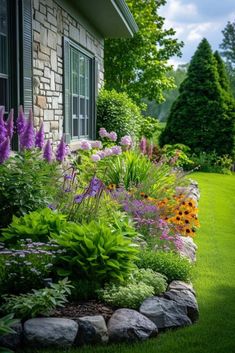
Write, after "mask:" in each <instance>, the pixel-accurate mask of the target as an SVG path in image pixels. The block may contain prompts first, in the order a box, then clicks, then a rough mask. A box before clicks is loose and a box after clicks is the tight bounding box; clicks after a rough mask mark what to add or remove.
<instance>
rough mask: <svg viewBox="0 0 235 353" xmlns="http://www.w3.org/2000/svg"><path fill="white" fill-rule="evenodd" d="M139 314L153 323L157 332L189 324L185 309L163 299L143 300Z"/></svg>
mask: <svg viewBox="0 0 235 353" xmlns="http://www.w3.org/2000/svg"><path fill="white" fill-rule="evenodd" d="M140 313H141V314H143V315H145V316H146V317H148V318H149V319H150V320H151V321H153V322H154V323H155V325H156V326H157V327H158V329H159V330H165V329H169V328H175V327H181V326H187V325H190V324H191V320H190V319H189V317H188V316H187V310H186V307H185V306H182V305H180V304H178V303H177V302H175V301H173V300H168V299H165V298H160V297H151V298H147V299H145V301H144V302H143V303H142V305H141V307H140Z"/></svg>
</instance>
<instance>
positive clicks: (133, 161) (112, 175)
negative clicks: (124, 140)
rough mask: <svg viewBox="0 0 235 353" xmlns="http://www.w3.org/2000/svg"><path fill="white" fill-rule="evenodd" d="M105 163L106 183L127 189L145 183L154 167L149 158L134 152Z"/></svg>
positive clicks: (125, 153) (128, 152) (127, 152)
mask: <svg viewBox="0 0 235 353" xmlns="http://www.w3.org/2000/svg"><path fill="white" fill-rule="evenodd" d="M101 162H103V161H101ZM103 163H104V168H105V171H106V173H105V175H104V179H105V181H106V183H107V184H116V185H119V186H120V185H124V186H125V189H129V188H131V187H133V186H137V185H138V184H140V183H143V182H144V181H145V180H146V179H147V177H148V175H149V173H150V170H151V167H152V164H151V162H150V160H149V159H148V157H147V156H144V155H142V154H140V153H137V152H135V151H132V150H130V151H126V152H124V153H123V154H122V155H120V156H117V157H116V158H115V159H113V160H107V161H104V162H103Z"/></svg>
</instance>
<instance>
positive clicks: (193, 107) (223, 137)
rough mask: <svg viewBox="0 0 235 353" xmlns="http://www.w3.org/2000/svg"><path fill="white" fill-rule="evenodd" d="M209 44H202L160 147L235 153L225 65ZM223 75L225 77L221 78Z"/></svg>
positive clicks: (170, 116)
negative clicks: (174, 146) (181, 145)
mask: <svg viewBox="0 0 235 353" xmlns="http://www.w3.org/2000/svg"><path fill="white" fill-rule="evenodd" d="M217 62H218V61H217V59H216V58H215V56H214V55H213V53H212V50H211V47H210V44H209V43H208V41H207V40H206V39H203V40H202V41H201V43H200V44H199V46H198V48H197V50H196V52H195V54H194V56H193V58H192V60H191V62H190V65H189V69H188V74H187V77H186V79H185V80H184V81H183V82H182V84H181V86H180V89H179V92H180V95H179V97H178V98H177V100H176V101H175V102H174V103H173V105H172V108H171V111H170V115H169V117H168V120H167V124H166V128H165V130H164V131H163V133H162V134H161V136H160V144H161V145H164V144H174V143H183V144H185V145H188V146H189V147H190V148H191V149H192V151H193V152H196V153H199V152H202V151H203V152H212V151H215V152H216V153H217V154H218V155H223V154H229V155H232V153H233V146H234V140H233V139H234V104H233V101H232V98H231V95H230V94H229V93H228V91H227V81H226V77H224V76H223V75H222V74H221V73H223V67H222V65H221V64H223V62H222V60H221V63H220V64H218V63H217ZM224 74H225V73H224ZM221 75H222V76H221Z"/></svg>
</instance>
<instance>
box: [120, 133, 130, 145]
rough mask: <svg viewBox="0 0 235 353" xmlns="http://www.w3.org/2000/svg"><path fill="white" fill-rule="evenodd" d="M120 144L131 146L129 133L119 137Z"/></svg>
mask: <svg viewBox="0 0 235 353" xmlns="http://www.w3.org/2000/svg"><path fill="white" fill-rule="evenodd" d="M120 144H121V145H123V146H131V145H132V138H131V136H129V135H126V136H123V137H122V138H121V142H120Z"/></svg>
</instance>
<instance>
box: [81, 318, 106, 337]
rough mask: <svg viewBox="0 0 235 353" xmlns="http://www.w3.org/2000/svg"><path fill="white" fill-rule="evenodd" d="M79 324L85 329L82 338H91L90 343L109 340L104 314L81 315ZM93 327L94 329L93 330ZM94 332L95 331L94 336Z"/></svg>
mask: <svg viewBox="0 0 235 353" xmlns="http://www.w3.org/2000/svg"><path fill="white" fill-rule="evenodd" d="M79 325H81V327H82V330H83V335H82V336H83V338H82V337H81V338H82V340H91V341H90V343H97V342H101V343H106V342H108V340H109V336H108V329H107V326H106V323H105V320H104V318H103V316H102V315H94V316H84V317H81V318H79ZM92 328H93V330H94V331H92ZM92 332H94V334H93V337H92Z"/></svg>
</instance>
